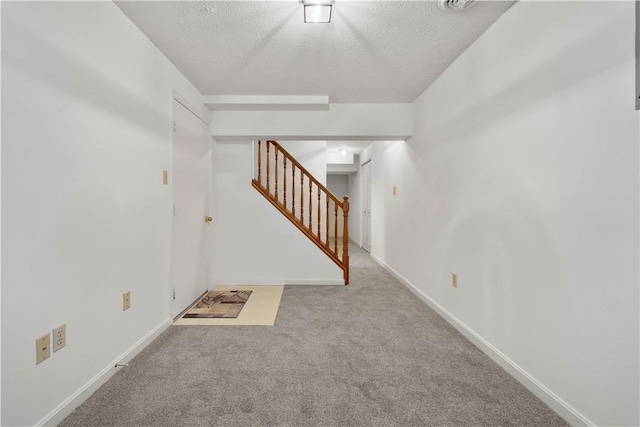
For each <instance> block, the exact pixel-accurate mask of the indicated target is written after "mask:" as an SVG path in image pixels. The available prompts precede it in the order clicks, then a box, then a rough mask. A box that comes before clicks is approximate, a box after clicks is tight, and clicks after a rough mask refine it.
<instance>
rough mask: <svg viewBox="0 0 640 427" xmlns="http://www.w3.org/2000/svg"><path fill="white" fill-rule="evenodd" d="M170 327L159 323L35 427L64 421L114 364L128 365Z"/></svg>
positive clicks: (103, 380) (113, 370)
mask: <svg viewBox="0 0 640 427" xmlns="http://www.w3.org/2000/svg"><path fill="white" fill-rule="evenodd" d="M170 325H171V319H170V318H167V319H165V320H163V321H162V322H160V324H158V325H157V326H156V327H155V328H153V329H152V330H151V331H150V332H149V333H148V334H146V335H145V336H144V337H142V338H140V340H139V341H138V342H137V343H135V344H134V345H133V346H131V347H130V348H129V349H128V350H127V351H125V352H124V353H122V354H121V355H120V356H119V357H117V358H116V359H115V360H114V361H112V362H111V363H109V364H108V365H107V366H106V367H105V368H104V369H103V370H102V371H100V372H99V373H98V374H97V375H96V376H95V377H93V378H92V379H91V380H89V381H88V382H87V383H86V384H85V385H84V386H82V387H80V388H79V389H78V390H77V391H76V392H75V393H73V394H72V395H71V396H69V397H68V398H67V399H66V400H65V401H64V402H62V403H61V404H60V405H58V407H56V408H55V409H54V410H53V411H51V412H49V414H47V415H46V416H45V417H44V418H42V419H41V420H40V421H38V422H37V423H36V424H35V425H36V426H55V425H58V424H59V423H60V422H62V420H64V419H65V418H66V417H67V416H68V415H69V414H71V412H73V410H74V409H76V408H77V407H78V406H80V405H81V404H82V403H83V402H84V401H85V400H87V399H88V398H89V397H90V396H91V395H92V394H93V393H94V392H95V391H96V390H98V389H99V388H100V387H101V386H102V385H103V384H104V383H106V382H107V381H108V380H109V378H111V377H112V376H113V375H114V374H115V373H116V372H117V369H116V368H115V365H116V363H128V362H129V361H130V360H131V359H133V358H134V357H135V356H136V355H137V354H138V353H140V352H141V351H142V350H143V349H144V348H145V347H147V346H148V345H149V344H150V343H151V342H152V341H153V340H155V339H156V338H157V337H158V335H160V334H161V333H162V332H164V331H165V330H166V329H167V328H168V327H169V326H170Z"/></svg>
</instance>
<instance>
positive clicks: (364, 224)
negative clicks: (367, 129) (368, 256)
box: [360, 159, 371, 253]
mask: <svg viewBox="0 0 640 427" xmlns="http://www.w3.org/2000/svg"><path fill="white" fill-rule="evenodd" d="M365 167H366V174H365V171H364V170H365ZM360 171H361V172H362V178H361V182H360V196H361V197H360V198H361V200H362V209H361V210H360V215H361V217H360V220H361V221H360V222H361V229H360V231H361V235H362V239H361V240H362V244H361V245H360V247H361V248H362V249H364V250H365V251H367V252H369V253H371V159H368V160H367V161H366V162H364V163H363V164H362V165H360ZM365 175H366V176H367V178H368V179H367V180H366V182H367V185H366V190H365V185H364V182H365ZM365 192H366V193H367V194H366V195H365ZM365 201H366V203H365ZM365 211H368V216H367V212H365ZM365 228H366V230H365ZM365 237H366V239H365ZM365 241H366V242H367V243H368V247H365Z"/></svg>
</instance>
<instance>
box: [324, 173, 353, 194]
mask: <svg viewBox="0 0 640 427" xmlns="http://www.w3.org/2000/svg"><path fill="white" fill-rule="evenodd" d="M327 188H328V189H329V191H331V192H332V193H333V195H334V196H336V197H337V198H338V199H340V200H342V197H344V196H349V176H348V175H327Z"/></svg>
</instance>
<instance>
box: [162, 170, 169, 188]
mask: <svg viewBox="0 0 640 427" xmlns="http://www.w3.org/2000/svg"><path fill="white" fill-rule="evenodd" d="M162 183H163V184H164V185H168V184H169V171H162Z"/></svg>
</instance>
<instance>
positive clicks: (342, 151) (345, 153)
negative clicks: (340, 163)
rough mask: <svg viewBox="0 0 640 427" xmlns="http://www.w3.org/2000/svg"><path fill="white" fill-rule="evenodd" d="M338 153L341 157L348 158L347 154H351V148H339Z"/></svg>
mask: <svg viewBox="0 0 640 427" xmlns="http://www.w3.org/2000/svg"><path fill="white" fill-rule="evenodd" d="M338 153H340V155H341V156H346V155H347V154H349V148H347V147H338Z"/></svg>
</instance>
